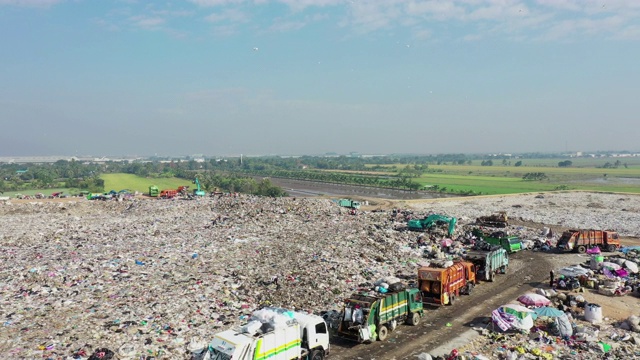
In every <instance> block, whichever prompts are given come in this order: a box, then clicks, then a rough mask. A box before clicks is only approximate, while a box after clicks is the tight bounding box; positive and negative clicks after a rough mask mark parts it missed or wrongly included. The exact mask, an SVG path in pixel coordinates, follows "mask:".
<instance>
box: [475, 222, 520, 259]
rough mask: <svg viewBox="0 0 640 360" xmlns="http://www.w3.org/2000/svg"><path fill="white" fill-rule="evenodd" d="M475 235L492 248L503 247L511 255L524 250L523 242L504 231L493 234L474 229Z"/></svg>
mask: <svg viewBox="0 0 640 360" xmlns="http://www.w3.org/2000/svg"><path fill="white" fill-rule="evenodd" d="M472 233H473V235H475V236H476V237H478V238H479V239H481V240H483V241H484V242H486V243H487V244H489V245H491V246H496V245H497V246H501V247H502V248H503V249H505V250H507V252H508V253H509V254H512V253H514V252H518V251H520V250H524V244H523V243H522V240H521V239H520V238H519V237H517V236H515V235H507V234H506V232H504V231H496V232H493V233H491V234H486V233H484V232H483V231H482V230H481V229H477V228H476V229H473V230H472Z"/></svg>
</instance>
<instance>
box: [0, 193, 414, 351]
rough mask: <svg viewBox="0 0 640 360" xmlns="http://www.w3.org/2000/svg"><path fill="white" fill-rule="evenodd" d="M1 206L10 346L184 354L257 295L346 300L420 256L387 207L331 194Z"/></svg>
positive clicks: (307, 306) (264, 299)
mask: <svg viewBox="0 0 640 360" xmlns="http://www.w3.org/2000/svg"><path fill="white" fill-rule="evenodd" d="M0 216H2V219H3V226H2V228H1V230H0V242H1V244H2V247H1V250H0V251H1V252H0V273H1V276H0V320H1V321H2V324H3V325H2V326H3V331H2V332H1V333H0V358H48V357H50V358H57V357H62V356H71V357H73V356H76V358H85V359H86V358H87V357H90V356H91V355H93V354H95V353H99V354H102V355H101V356H103V357H104V356H108V355H105V354H111V353H113V354H114V356H116V355H117V356H119V357H120V358H138V357H140V356H155V357H161V358H172V359H175V358H182V357H187V356H188V351H187V344H188V342H189V339H191V338H193V337H199V338H202V339H208V338H210V337H211V336H212V335H213V334H214V333H215V332H218V331H220V330H222V329H226V328H229V327H232V326H234V325H237V324H240V323H242V322H244V321H246V320H247V318H248V317H249V315H250V314H251V313H252V312H253V311H254V310H255V309H257V308H259V307H262V306H281V307H285V308H290V309H301V310H309V311H312V312H315V313H319V312H320V311H327V310H335V309H339V308H340V305H341V303H342V299H343V298H344V297H345V296H348V295H350V294H351V293H352V292H353V291H355V290H356V289H358V288H359V287H360V285H361V284H369V285H370V284H372V283H373V282H374V281H375V280H376V279H379V278H383V277H387V276H392V275H393V276H396V275H398V274H414V273H415V268H416V263H417V262H419V260H420V259H421V254H420V253H419V251H416V250H415V249H413V248H412V247H411V246H410V245H411V244H412V243H414V242H415V234H413V233H409V232H399V231H395V230H393V228H392V226H391V225H392V224H391V223H390V222H389V221H388V219H387V217H386V214H385V213H374V212H371V213H369V212H362V213H360V214H358V215H357V216H353V215H349V214H348V209H343V208H340V207H338V206H336V205H335V204H334V203H332V202H331V201H329V200H315V199H295V200H294V199H290V198H279V199H271V198H260V197H253V196H242V195H241V196H238V197H220V198H215V199H198V200H197V201H184V200H177V199H175V200H132V201H122V202H90V201H86V200H81V201H77V202H74V201H69V202H64V203H52V202H33V203H20V204H18V203H14V204H11V203H7V204H3V205H0ZM105 349H107V350H108V351H104V350H105ZM98 350H100V351H98Z"/></svg>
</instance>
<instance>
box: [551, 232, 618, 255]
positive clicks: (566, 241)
mask: <svg viewBox="0 0 640 360" xmlns="http://www.w3.org/2000/svg"><path fill="white" fill-rule="evenodd" d="M596 246H597V247H599V248H600V250H602V251H609V252H613V251H616V250H618V249H620V239H619V236H618V233H617V232H615V231H612V230H567V231H565V232H564V233H562V236H561V237H560V240H558V245H557V247H558V250H560V251H575V252H579V253H585V252H586V251H587V249H589V248H592V247H596Z"/></svg>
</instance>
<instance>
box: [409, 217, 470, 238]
mask: <svg viewBox="0 0 640 360" xmlns="http://www.w3.org/2000/svg"><path fill="white" fill-rule="evenodd" d="M457 222H458V219H456V218H454V217H450V216H445V215H438V214H432V215H429V216H427V217H425V218H423V219H412V220H409V222H408V223H407V227H408V228H409V230H418V231H424V230H431V229H433V227H434V226H436V225H446V224H448V225H449V229H448V232H447V234H448V235H449V236H451V235H453V231H454V230H455V229H456V223H457Z"/></svg>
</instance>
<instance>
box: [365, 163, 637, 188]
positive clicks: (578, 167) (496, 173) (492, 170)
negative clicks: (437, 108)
mask: <svg viewBox="0 0 640 360" xmlns="http://www.w3.org/2000/svg"><path fill="white" fill-rule="evenodd" d="M617 160H620V163H622V164H625V163H626V164H627V167H626V168H625V167H624V165H621V166H619V167H618V168H608V169H605V168H602V167H601V166H603V165H604V164H605V163H607V162H608V163H610V164H614V163H615V162H616V161H617ZM516 161H517V159H512V160H511V163H512V164H514V163H515V162H516ZM559 161H562V159H524V160H522V163H523V165H522V166H518V167H515V166H513V165H511V166H508V165H502V161H494V164H496V165H493V166H481V165H480V161H479V160H477V161H473V162H472V164H471V165H466V164H465V165H429V171H431V172H427V173H424V174H423V175H422V176H420V177H419V178H415V179H414V181H416V182H418V183H420V184H422V185H425V186H430V185H438V187H439V188H446V191H447V192H450V191H454V192H461V191H473V192H475V193H483V194H512V193H522V192H533V191H551V190H556V189H568V190H593V191H612V192H631V193H640V158H575V159H571V161H572V162H573V164H572V166H570V167H558V162H559ZM394 166H395V170H396V171H400V170H402V169H403V168H404V167H405V166H406V165H405V164H392V165H386V166H384V167H389V168H391V167H394ZM371 167H373V165H371ZM369 173H370V174H371V175H382V174H384V172H373V171H372V172H369ZM527 173H544V174H545V175H546V176H547V177H548V180H544V181H524V180H522V176H523V175H524V174H527Z"/></svg>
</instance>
